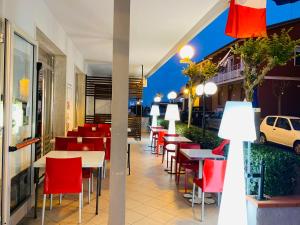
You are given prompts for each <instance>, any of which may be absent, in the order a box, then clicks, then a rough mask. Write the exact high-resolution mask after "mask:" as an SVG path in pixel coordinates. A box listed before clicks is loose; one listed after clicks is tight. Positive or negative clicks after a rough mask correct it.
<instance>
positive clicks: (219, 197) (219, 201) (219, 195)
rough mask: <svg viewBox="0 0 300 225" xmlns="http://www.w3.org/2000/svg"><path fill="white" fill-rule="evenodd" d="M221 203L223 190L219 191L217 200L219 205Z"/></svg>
mask: <svg viewBox="0 0 300 225" xmlns="http://www.w3.org/2000/svg"><path fill="white" fill-rule="evenodd" d="M220 203H221V192H219V193H218V201H217V204H218V207H220Z"/></svg>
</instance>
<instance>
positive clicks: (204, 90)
mask: <svg viewBox="0 0 300 225" xmlns="http://www.w3.org/2000/svg"><path fill="white" fill-rule="evenodd" d="M217 90H218V87H217V85H216V84H215V83H214V82H211V81H209V82H207V83H205V82H203V84H199V85H198V86H197V87H196V94H197V95H198V96H202V103H203V104H202V124H201V127H202V137H204V136H205V98H206V97H209V96H212V95H214V94H215V93H216V92H217Z"/></svg>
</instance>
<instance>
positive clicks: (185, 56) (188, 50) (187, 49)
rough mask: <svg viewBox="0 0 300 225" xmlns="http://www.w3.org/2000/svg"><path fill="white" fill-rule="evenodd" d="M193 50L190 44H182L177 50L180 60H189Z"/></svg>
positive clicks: (193, 52) (192, 55)
mask: <svg viewBox="0 0 300 225" xmlns="http://www.w3.org/2000/svg"><path fill="white" fill-rule="evenodd" d="M194 54H195V50H194V48H193V47H192V46H190V45H185V46H183V47H182V48H181V49H180V51H179V56H180V58H181V59H182V60H187V61H188V60H190V59H191V58H193V57H194Z"/></svg>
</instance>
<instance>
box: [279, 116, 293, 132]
mask: <svg viewBox="0 0 300 225" xmlns="http://www.w3.org/2000/svg"><path fill="white" fill-rule="evenodd" d="M280 119H282V120H286V121H287V122H288V125H289V127H290V129H286V128H283V127H278V126H277V123H278V121H279V120H280ZM275 127H276V128H280V129H283V130H287V131H290V130H292V126H291V123H290V120H289V119H287V118H284V117H278V118H277V120H276V124H275Z"/></svg>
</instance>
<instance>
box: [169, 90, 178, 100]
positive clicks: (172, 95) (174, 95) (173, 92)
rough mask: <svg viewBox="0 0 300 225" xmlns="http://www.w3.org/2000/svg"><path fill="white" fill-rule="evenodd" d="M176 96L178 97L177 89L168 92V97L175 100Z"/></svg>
mask: <svg viewBox="0 0 300 225" xmlns="http://www.w3.org/2000/svg"><path fill="white" fill-rule="evenodd" d="M175 98H177V93H176V92H175V91H171V92H170V93H169V94H168V99H170V100H174V99H175Z"/></svg>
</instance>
